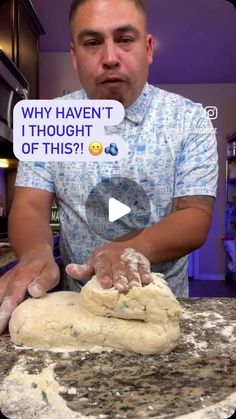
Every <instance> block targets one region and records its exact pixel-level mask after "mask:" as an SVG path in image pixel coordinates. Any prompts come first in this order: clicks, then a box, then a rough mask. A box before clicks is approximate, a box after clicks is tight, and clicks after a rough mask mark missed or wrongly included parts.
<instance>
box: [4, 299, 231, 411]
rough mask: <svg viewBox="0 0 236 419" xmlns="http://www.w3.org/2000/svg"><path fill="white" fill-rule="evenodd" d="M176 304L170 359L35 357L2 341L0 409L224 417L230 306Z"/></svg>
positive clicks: (228, 383) (228, 391) (227, 393)
mask: <svg viewBox="0 0 236 419" xmlns="http://www.w3.org/2000/svg"><path fill="white" fill-rule="evenodd" d="M180 302H181V304H182V307H183V315H182V320H181V330H182V337H181V341H180V343H179V345H178V347H177V348H176V349H175V350H174V351H173V352H171V353H170V354H169V355H152V356H150V355H138V354H134V353H124V352H111V353H107V352H104V353H101V354H91V353H88V352H73V353H56V352H48V351H34V350H30V349H22V348H16V347H15V346H14V345H12V344H11V343H10V339H9V335H7V334H5V335H3V336H2V337H0V349H1V351H0V409H1V410H2V412H3V413H4V414H5V416H6V417H9V418H13V419H15V418H24V419H28V418H29V419H31V418H33V417H35V418H37V419H44V418H45V419H46V418H49V419H60V418H63V419H67V418H68V419H70V418H88V417H89V418H104V419H116V418H128V419H146V418H156V419H170V418H177V417H179V416H182V415H187V416H186V419H191V418H193V419H195V418H196V419H207V418H209V419H210V418H211V419H213V418H214V419H226V418H229V417H230V416H232V414H233V412H234V410H235V409H236V315H235V312H236V311H235V309H236V300H235V299H233V298H232V299H227V298H225V299H224V298H220V299H214V298H212V299H208V298H196V299H180ZM131 338H132V337H131ZM194 412H195V413H194Z"/></svg>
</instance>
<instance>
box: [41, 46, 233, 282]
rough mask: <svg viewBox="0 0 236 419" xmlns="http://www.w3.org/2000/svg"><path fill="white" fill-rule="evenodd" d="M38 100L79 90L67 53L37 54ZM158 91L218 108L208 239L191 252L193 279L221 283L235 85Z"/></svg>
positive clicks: (168, 87)
mask: <svg viewBox="0 0 236 419" xmlns="http://www.w3.org/2000/svg"><path fill="white" fill-rule="evenodd" d="M40 86H41V88H40V98H44V99H50V98H54V97H57V96H61V95H62V94H63V90H70V91H73V90H77V89H78V88H79V87H80V83H79V81H78V78H77V75H76V73H75V71H74V70H73V68H72V64H71V59H70V54H69V53H66V52H65V53H64V52H61V53H41V57H40ZM159 87H160V88H163V89H165V90H168V91H171V92H175V93H178V94H181V95H183V96H186V97H188V98H190V99H192V100H193V101H196V102H201V103H202V104H203V105H204V106H209V105H213V106H216V107H217V108H218V118H217V119H216V120H214V121H213V125H214V127H216V128H217V141H218V151H219V165H220V173H219V186H218V197H217V200H216V205H215V209H214V216H213V222H212V227H211V230H210V233H209V237H208V240H207V242H206V243H205V245H204V246H203V247H202V248H201V249H199V250H198V251H197V252H194V263H195V269H194V270H195V277H196V278H199V279H224V272H225V254H224V250H223V247H222V244H221V238H222V237H223V236H224V211H225V156H226V151H225V145H226V144H225V143H226V135H227V133H228V132H230V131H233V130H236V121H235V114H236V99H235V98H236V84H220V83H219V84H165V85H159Z"/></svg>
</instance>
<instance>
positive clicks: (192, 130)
mask: <svg viewBox="0 0 236 419" xmlns="http://www.w3.org/2000/svg"><path fill="white" fill-rule="evenodd" d="M217 180H218V154H217V141H216V136H215V130H214V127H213V126H212V123H211V121H210V119H209V118H208V117H207V116H206V113H205V110H204V108H203V106H202V105H200V104H197V105H196V106H194V111H186V114H185V122H184V125H183V140H182V145H181V152H180V155H179V159H178V161H177V168H176V176H175V189H174V197H178V196H186V195H209V196H214V197H215V196H216V190H217Z"/></svg>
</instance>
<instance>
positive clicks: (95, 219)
mask: <svg viewBox="0 0 236 419" xmlns="http://www.w3.org/2000/svg"><path fill="white" fill-rule="evenodd" d="M85 211H86V219H87V223H88V225H89V227H90V228H91V230H93V232H94V233H96V234H97V235H99V236H100V237H102V238H103V239H106V240H109V241H112V240H117V239H119V240H122V236H125V235H127V234H129V233H132V236H135V235H137V234H139V233H140V231H142V230H143V229H144V228H145V227H146V226H147V225H148V223H149V219H150V214H151V206H150V202H149V198H148V195H147V193H146V192H145V190H144V189H143V188H142V187H141V186H140V185H138V184H137V183H136V182H134V181H133V180H131V179H128V178H123V177H111V178H105V179H103V180H102V181H101V182H100V183H98V184H97V186H95V187H94V188H93V189H92V190H91V192H90V194H89V196H88V198H87V202H86V206H85Z"/></svg>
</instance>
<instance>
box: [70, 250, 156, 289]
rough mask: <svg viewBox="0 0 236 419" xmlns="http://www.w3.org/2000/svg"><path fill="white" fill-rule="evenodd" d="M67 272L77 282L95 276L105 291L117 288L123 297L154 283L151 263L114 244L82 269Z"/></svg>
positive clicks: (86, 263)
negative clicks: (132, 290) (135, 288)
mask: <svg viewBox="0 0 236 419" xmlns="http://www.w3.org/2000/svg"><path fill="white" fill-rule="evenodd" d="M66 272H67V273H68V274H69V275H70V276H71V277H72V278H75V279H78V280H81V279H85V278H91V277H92V275H94V274H96V277H97V280H98V281H99V282H100V284H101V286H102V287H103V288H111V287H112V286H114V287H115V289H117V290H118V291H119V292H121V293H125V292H127V291H128V290H129V289H130V288H133V287H141V286H142V285H148V284H150V283H151V282H152V277H151V271H150V263H149V261H148V260H147V259H146V257H145V256H143V255H142V254H141V253H138V252H137V251H135V250H134V249H132V248H128V247H127V248H125V247H124V245H120V244H115V243H112V244H109V245H106V246H104V247H102V248H100V249H97V250H96V251H95V252H93V254H92V256H91V257H90V258H89V259H88V260H87V261H86V262H85V264H83V265H76V264H70V265H67V267H66Z"/></svg>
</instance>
